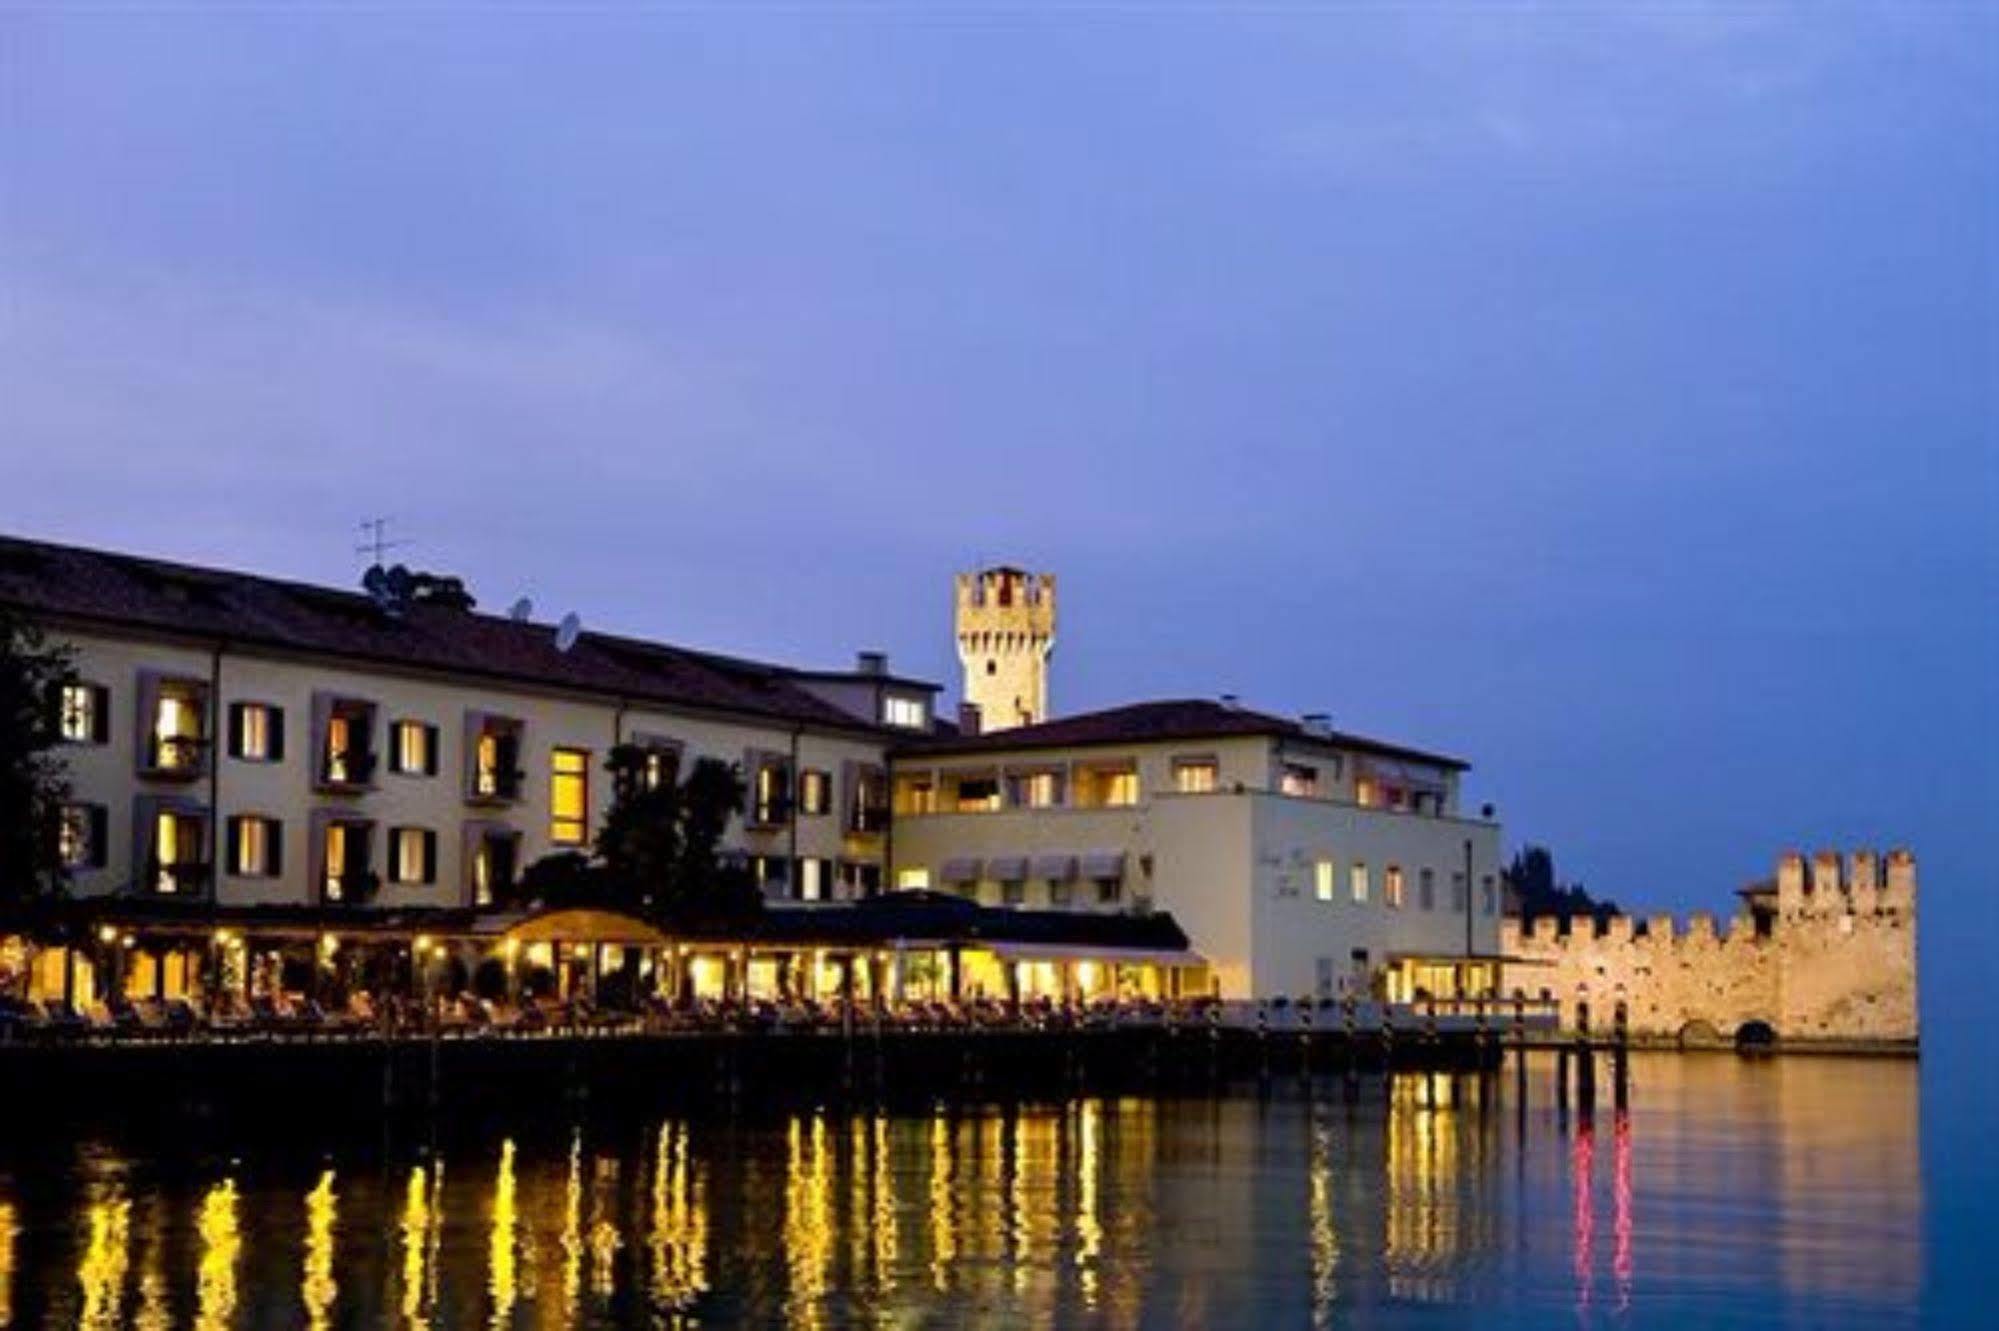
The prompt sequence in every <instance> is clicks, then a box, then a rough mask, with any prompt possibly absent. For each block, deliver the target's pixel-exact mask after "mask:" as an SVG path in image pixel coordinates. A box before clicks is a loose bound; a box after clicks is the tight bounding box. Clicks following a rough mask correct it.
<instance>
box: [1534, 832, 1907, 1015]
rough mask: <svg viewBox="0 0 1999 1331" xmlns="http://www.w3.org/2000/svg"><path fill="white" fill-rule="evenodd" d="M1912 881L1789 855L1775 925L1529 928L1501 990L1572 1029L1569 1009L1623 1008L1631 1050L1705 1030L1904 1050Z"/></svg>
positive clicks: (1554, 924) (1750, 920)
mask: <svg viewBox="0 0 1999 1331" xmlns="http://www.w3.org/2000/svg"><path fill="white" fill-rule="evenodd" d="M1884 868H1885V875H1884V873H1883V870H1884ZM1843 870H1844V872H1843ZM1915 877H1916V870H1915V858H1914V856H1912V855H1911V854H1910V853H1909V852H1908V851H1906V850H1896V851H1892V852H1890V853H1889V854H1888V855H1887V856H1886V858H1885V861H1884V860H1883V859H1882V858H1881V857H1878V856H1876V855H1875V854H1874V853H1873V852H1871V851H1858V852H1854V853H1853V854H1852V855H1851V856H1850V857H1842V856H1840V855H1838V854H1833V853H1830V852H1819V853H1817V854H1815V855H1813V856H1811V857H1810V858H1809V859H1808V858H1807V857H1806V856H1804V855H1802V854H1799V853H1797V852H1790V853H1787V854H1786V855H1784V856H1783V857H1782V858H1781V859H1780V860H1779V861H1778V864H1777V890H1778V895H1779V901H1780V909H1779V911H1778V913H1777V915H1776V917H1775V918H1774V919H1768V918H1766V919H1763V920H1759V919H1758V917H1757V915H1756V914H1755V913H1753V912H1750V911H1746V910H1745V911H1742V912H1739V913H1735V914H1732V915H1730V916H1729V917H1728V918H1727V919H1726V920H1725V921H1724V922H1721V923H1720V924H1718V923H1717V919H1716V917H1715V916H1714V915H1713V914H1711V913H1709V912H1706V911H1700V912H1694V913H1692V914H1690V915H1688V916H1686V917H1685V918H1684V919H1681V918H1678V917H1675V916H1672V915H1653V916H1650V917H1649V918H1647V919H1646V920H1645V921H1644V924H1643V926H1642V928H1641V927H1640V926H1639V924H1638V922H1637V921H1634V920H1632V919H1631V918H1629V917H1625V916H1619V917H1616V918H1613V919H1612V920H1610V921H1609V922H1608V923H1607V924H1605V925H1603V926H1602V927H1601V929H1599V928H1597V927H1596V926H1595V925H1594V923H1593V922H1592V923H1589V924H1584V923H1583V922H1580V921H1578V922H1577V923H1576V925H1575V927H1574V928H1573V929H1570V928H1566V927H1564V926H1563V925H1562V924H1561V923H1560V922H1558V921H1556V920H1553V919H1548V918H1542V919H1537V920H1535V921H1533V922H1532V924H1531V925H1530V926H1528V927H1526V928H1524V929H1515V930H1514V931H1513V932H1512V933H1510V934H1505V935H1503V937H1504V938H1505V940H1506V941H1505V947H1506V950H1507V953H1508V955H1509V956H1515V957H1518V958H1519V960H1520V962H1521V963H1522V964H1521V965H1520V966H1519V967H1518V968H1517V969H1513V970H1511V971H1510V972H1509V973H1508V974H1507V975H1506V976H1505V978H1504V980H1503V985H1504V987H1506V988H1507V989H1509V990H1510V989H1512V988H1520V989H1523V990H1525V991H1527V992H1528V993H1543V992H1545V993H1548V994H1551V995H1553V996H1554V997H1556V998H1557V999H1558V1000H1560V1002H1561V1005H1562V1015H1563V1018H1564V1020H1565V1021H1569V1022H1573V1020H1574V1016H1575V1002H1576V1000H1577V998H1578V997H1579V996H1583V995H1591V994H1594V995H1603V994H1607V993H1621V994H1624V995H1626V996H1628V1000H1629V1002H1630V1004H1631V1029H1632V1032H1633V1033H1634V1034H1635V1035H1637V1036H1639V1037H1640V1038H1650V1039H1663V1040H1674V1039H1687V1038H1691V1037H1690V1035H1689V1032H1693V1031H1701V1030H1710V1029H1711V1030H1712V1031H1713V1032H1715V1033H1717V1034H1719V1035H1721V1036H1722V1037H1724V1038H1731V1037H1733V1035H1734V1034H1735V1033H1736V1032H1737V1031H1738V1030H1739V1029H1740V1028H1741V1027H1743V1026H1744V1025H1745V1024H1746V1023H1749V1022H1752V1021H1756V1022H1765V1023H1768V1024H1769V1025H1770V1027H1771V1028H1772V1029H1773V1030H1775V1031H1776V1032H1777V1034H1778V1037H1779V1038H1780V1039H1781V1040H1785V1041H1792V1042H1809V1041H1813V1040H1819V1041H1825V1040H1838V1041H1844V1042H1848V1043H1852V1042H1859V1043H1867V1044H1877V1045H1883V1046H1891V1047H1896V1048H1906V1047H1911V1046H1913V1045H1914V1044H1915V1043H1916V1041H1917V1040H1918V1038H1919V1036H1918V1033H1919V1023H1918V1013H1917V1005H1916V957H1915V932H1916V931H1915V929H1914V927H1913V921H1914V910H1915V890H1916V881H1915Z"/></svg>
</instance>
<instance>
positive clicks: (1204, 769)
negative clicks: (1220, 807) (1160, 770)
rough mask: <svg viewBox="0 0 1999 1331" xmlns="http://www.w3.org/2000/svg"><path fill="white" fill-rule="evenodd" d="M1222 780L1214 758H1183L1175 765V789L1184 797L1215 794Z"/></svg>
mask: <svg viewBox="0 0 1999 1331" xmlns="http://www.w3.org/2000/svg"><path fill="white" fill-rule="evenodd" d="M1220 778H1221V768H1220V767H1218V766H1217V765H1216V763H1215V760H1214V759H1213V758H1183V759H1178V760H1176V761H1175V762H1174V764H1173V789H1175V790H1177V791H1179V792H1180V793H1181V794H1182V795H1210V794H1213V793H1214V790H1215V786H1216V785H1217V783H1218V782H1219V781H1220Z"/></svg>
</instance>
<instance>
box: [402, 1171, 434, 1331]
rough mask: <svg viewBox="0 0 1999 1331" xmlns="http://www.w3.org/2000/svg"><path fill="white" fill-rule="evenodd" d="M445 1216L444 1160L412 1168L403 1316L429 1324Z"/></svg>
mask: <svg viewBox="0 0 1999 1331" xmlns="http://www.w3.org/2000/svg"><path fill="white" fill-rule="evenodd" d="M443 1217H444V1162H443V1161H442V1160H434V1161H432V1162H431V1165H430V1168H429V1169H428V1170H426V1169H425V1168H424V1167H423V1166H422V1165H412V1166H411V1167H410V1180H409V1184H408V1185H407V1186H406V1187H405V1188H404V1189H403V1214H402V1240H403V1302H402V1312H403V1317H404V1319H405V1320H406V1321H408V1322H409V1323H410V1325H412V1326H426V1325H428V1324H429V1322H430V1311H431V1309H432V1308H433V1307H435V1306H436V1302H437V1247H438V1243H439V1241H440V1239H441V1232H442V1228H443Z"/></svg>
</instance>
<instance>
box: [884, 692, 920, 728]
mask: <svg viewBox="0 0 1999 1331" xmlns="http://www.w3.org/2000/svg"><path fill="white" fill-rule="evenodd" d="M882 721H883V723H884V724H886V725H891V726H900V727H901V728H902V729H904V730H923V729H926V728H927V727H928V726H929V725H930V708H929V706H928V705H927V704H925V703H924V701H923V700H922V699H921V698H898V697H895V696H893V695H891V696H889V697H885V698H883V699H882Z"/></svg>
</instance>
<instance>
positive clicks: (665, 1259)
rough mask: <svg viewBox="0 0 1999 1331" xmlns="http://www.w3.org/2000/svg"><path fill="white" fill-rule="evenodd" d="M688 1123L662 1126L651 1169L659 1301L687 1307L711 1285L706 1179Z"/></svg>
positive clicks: (654, 1281) (653, 1281)
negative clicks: (692, 1145) (696, 1161)
mask: <svg viewBox="0 0 1999 1331" xmlns="http://www.w3.org/2000/svg"><path fill="white" fill-rule="evenodd" d="M687 1136H688V1134H687V1125H686V1124H684V1123H672V1122H669V1123H665V1124H662V1125H661V1126H660V1130H659V1144H658V1147H657V1148H656V1150H655V1152H654V1158H653V1174H652V1225H651V1234H650V1237H649V1244H648V1246H649V1247H650V1249H651V1274H650V1279H649V1280H648V1282H647V1283H648V1284H649V1286H650V1288H651V1290H652V1298H653V1303H654V1306H656V1307H662V1308H671V1309H674V1310H675V1311H681V1310H685V1309H687V1308H688V1307H689V1306H690V1305H691V1304H692V1303H693V1302H694V1300H696V1299H697V1298H699V1297H700V1296H701V1295H702V1293H703V1292H705V1291H706V1290H707V1288H708V1269H707V1268H708V1199H707V1186H706V1179H705V1176H704V1174H703V1173H701V1172H697V1171H696V1169H695V1168H694V1166H693V1165H692V1164H691V1163H690V1154H691V1153H690V1151H689V1149H688V1139H687Z"/></svg>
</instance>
